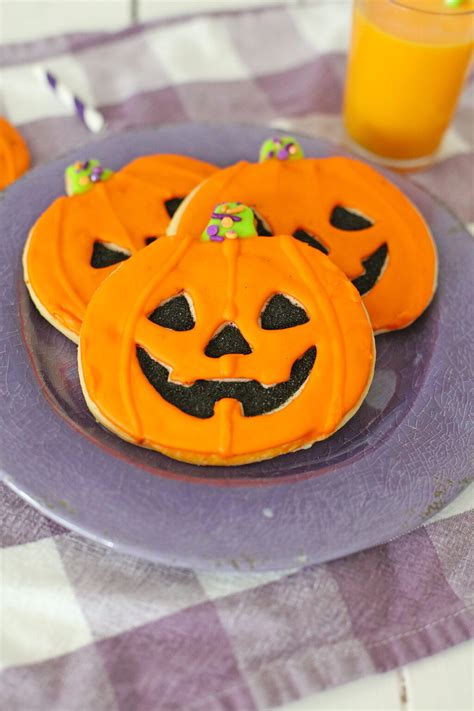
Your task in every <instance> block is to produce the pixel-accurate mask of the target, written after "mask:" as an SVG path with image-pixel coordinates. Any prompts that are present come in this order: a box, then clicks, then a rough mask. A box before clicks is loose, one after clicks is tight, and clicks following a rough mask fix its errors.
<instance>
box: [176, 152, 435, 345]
mask: <svg viewBox="0 0 474 711" xmlns="http://www.w3.org/2000/svg"><path fill="white" fill-rule="evenodd" d="M223 201H241V202H243V203H245V204H247V205H251V206H252V207H255V208H256V209H257V211H258V212H259V213H260V214H261V216H262V217H263V218H264V219H265V220H266V221H267V222H268V223H269V225H270V227H271V229H272V231H273V232H274V234H293V232H294V231H295V230H297V229H305V230H306V231H307V232H309V233H310V234H313V235H314V236H315V237H316V238H317V239H318V240H319V241H320V242H322V243H323V244H324V245H325V246H326V247H327V248H328V249H329V258H330V259H331V260H332V261H333V262H334V263H335V264H336V265H337V266H338V267H339V268H340V269H342V271H344V272H345V274H346V275H347V276H348V277H349V278H350V279H354V278H355V277H357V276H359V275H360V274H362V273H363V272H364V267H363V265H362V260H364V259H365V258H367V257H368V256H370V255H371V254H372V253H373V252H374V251H375V250H376V249H377V248H378V247H380V246H381V245H382V244H383V243H384V242H385V243H387V245H388V261H387V264H386V268H385V270H384V271H383V273H382V274H381V275H380V277H379V279H378V281H377V283H376V284H375V286H374V287H373V288H372V289H371V290H370V291H369V292H367V294H365V295H364V297H363V300H364V303H365V306H366V308H367V311H368V312H369V315H370V318H371V321H372V325H373V328H374V331H376V332H377V331H384V330H392V329H397V328H403V327H404V326H407V325H408V324H410V323H411V322H412V321H414V320H415V319H416V318H417V317H418V316H419V315H420V314H421V313H422V312H423V311H424V309H425V308H426V307H427V305H428V304H429V302H430V301H431V298H432V295H433V292H434V289H435V286H436V284H435V282H436V268H437V267H436V264H437V260H436V250H435V246H434V243H433V240H432V238H431V235H430V232H429V230H428V228H427V225H426V223H425V222H424V220H423V218H422V217H421V215H420V214H419V212H418V211H417V210H416V208H415V207H414V206H413V205H412V203H411V202H410V201H409V200H408V198H406V197H405V196H404V195H403V193H402V192H401V191H400V190H399V189H398V188H396V187H395V186H394V185H392V184H391V183H390V182H389V181H388V180H386V179H385V178H384V177H383V176H382V175H380V174H379V173H378V172H377V171H375V170H373V169H372V168H370V167H369V166H368V165H365V164H364V163H361V162H359V161H355V160H351V159H349V158H342V157H334V158H325V159H310V158H307V159H302V160H291V161H277V160H268V161H264V162H263V163H257V164H253V163H246V162H241V163H238V164H236V165H234V166H231V167H229V168H226V169H224V170H220V171H219V172H217V173H215V174H214V175H213V176H212V177H211V178H210V179H209V180H207V181H206V183H204V184H203V185H202V186H201V187H200V188H199V190H198V191H197V193H196V195H195V196H194V197H193V198H191V200H190V201H189V202H188V203H187V205H186V207H185V209H184V210H183V213H182V215H181V219H180V220H179V223H178V224H177V229H179V231H180V232H181V233H186V232H190V231H194V232H196V233H199V232H200V231H201V230H202V229H204V227H205V225H206V224H207V220H208V217H209V214H210V212H211V211H212V208H213V207H214V206H215V205H216V204H217V203H219V202H223ZM336 205H341V206H343V207H346V208H354V209H356V210H358V211H359V212H361V213H362V214H363V215H365V216H367V217H368V218H370V220H371V221H372V222H373V223H374V224H373V225H372V226H371V227H370V228H368V229H366V230H362V231H355V232H349V231H343V230H340V229H337V228H336V227H333V226H332V225H331V224H330V222H329V216H330V214H331V211H332V209H333V208H334V207H335V206H336Z"/></svg>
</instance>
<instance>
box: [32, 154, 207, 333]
mask: <svg viewBox="0 0 474 711" xmlns="http://www.w3.org/2000/svg"><path fill="white" fill-rule="evenodd" d="M214 171H215V168H214V167H213V166H212V165H210V164H208V163H203V162H202V161H199V160H195V159H193V158H187V157H185V156H177V155H156V156H147V157H142V158H138V159H137V160H135V161H133V162H132V163H130V164H129V165H127V166H126V167H125V168H123V169H122V170H120V171H118V172H117V173H112V171H110V170H106V169H104V168H102V166H101V165H100V164H99V162H98V161H95V160H89V161H86V162H85V163H76V164H74V165H73V166H70V167H69V168H68V169H67V171H66V190H67V193H68V197H65V196H64V197H60V198H58V199H57V200H55V201H54V202H53V204H52V205H51V206H50V207H49V208H48V209H47V210H46V211H45V212H44V213H43V214H42V215H41V217H40V218H39V220H38V221H37V222H36V223H35V225H34V226H33V228H32V230H31V232H30V235H29V237H28V241H27V243H26V246H25V250H24V255H23V266H24V276H25V281H26V285H27V287H28V289H29V292H30V294H31V297H32V299H33V301H34V302H35V304H36V306H37V307H38V309H39V310H40V312H41V313H42V314H43V316H44V317H45V318H46V319H47V320H48V321H50V323H52V324H53V326H55V327H56V328H58V329H59V330H60V331H62V333H64V334H65V335H66V336H68V338H71V339H72V340H73V341H76V342H77V341H78V335H79V331H80V328H81V324H82V319H83V317H84V312H85V309H86V306H87V304H88V303H89V300H90V298H91V296H92V294H93V293H94V291H95V290H96V288H97V287H98V286H99V284H101V283H102V281H103V280H104V279H105V278H106V277H107V276H108V275H109V274H111V273H112V272H113V271H114V269H115V268H116V267H117V265H118V264H119V263H121V262H123V261H124V260H126V259H128V257H130V256H131V255H132V254H134V253H135V252H138V251H139V250H140V249H142V248H143V247H145V246H146V245H147V244H150V242H152V241H154V240H155V239H156V238H157V237H158V236H160V235H162V234H163V233H164V232H165V230H166V228H167V226H168V224H169V221H170V218H171V216H172V215H173V214H174V211H175V210H176V208H177V207H178V205H179V203H180V202H181V201H182V200H183V198H184V197H185V196H186V195H187V194H188V193H189V192H190V191H191V190H193V189H194V188H195V187H196V185H198V184H199V183H200V182H201V181H202V180H203V179H204V178H207V177H208V176H210V175H211V174H212V173H213V172H214Z"/></svg>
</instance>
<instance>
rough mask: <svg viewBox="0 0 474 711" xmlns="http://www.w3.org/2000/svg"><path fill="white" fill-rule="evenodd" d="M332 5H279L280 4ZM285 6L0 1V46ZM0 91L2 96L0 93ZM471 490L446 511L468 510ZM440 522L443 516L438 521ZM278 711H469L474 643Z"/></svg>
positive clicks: (195, 0)
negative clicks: (149, 22) (224, 11)
mask: <svg viewBox="0 0 474 711" xmlns="http://www.w3.org/2000/svg"><path fill="white" fill-rule="evenodd" d="M312 1H313V2H318V1H319V2H334V3H336V2H337V0H286V4H298V3H302V4H304V3H311V2H312ZM265 4H267V5H276V4H285V0H0V43H7V42H22V41H26V40H32V39H37V38H40V37H45V36H49V35H54V34H58V33H62V32H78V31H93V30H114V29H119V28H121V27H125V26H126V25H128V24H129V23H131V22H134V21H144V20H149V19H153V18H156V17H164V16H167V15H168V16H169V15H178V14H185V13H188V12H198V11H200V10H210V9H234V8H241V7H242V8H243V7H250V6H252V5H253V6H256V5H265ZM0 90H1V88H0ZM473 497H474V493H473V488H472V487H471V488H470V489H468V490H466V491H465V492H464V494H463V495H462V496H461V497H459V498H458V499H457V500H456V502H454V503H453V504H452V505H451V507H449V508H450V509H451V510H452V508H454V509H455V510H459V511H464V510H467V509H469V508H471V507H472V505H473ZM438 517H439V518H443V517H444V512H441V513H440V514H438ZM280 709H281V711H473V709H474V643H472V642H466V643H464V644H461V645H458V646H457V647H454V648H452V649H449V650H447V651H445V652H442V653H441V654H437V655H435V656H433V657H429V658H428V659H422V660H420V661H418V662H414V663H412V664H409V665H407V666H405V667H403V668H401V669H397V670H395V671H392V672H388V673H386V674H376V675H373V676H370V677H365V678H363V679H360V680H357V681H354V682H352V683H349V684H344V685H343V686H339V687H337V688H335V689H330V690H329V691H326V692H323V693H318V694H315V695H312V696H309V697H307V698H305V699H303V700H301V701H297V702H294V703H291V704H286V705H285V706H283V707H280Z"/></svg>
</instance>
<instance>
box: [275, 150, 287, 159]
mask: <svg viewBox="0 0 474 711" xmlns="http://www.w3.org/2000/svg"><path fill="white" fill-rule="evenodd" d="M277 158H279V159H280V160H285V159H286V158H288V151H287V149H286V148H282V149H281V151H278V153H277Z"/></svg>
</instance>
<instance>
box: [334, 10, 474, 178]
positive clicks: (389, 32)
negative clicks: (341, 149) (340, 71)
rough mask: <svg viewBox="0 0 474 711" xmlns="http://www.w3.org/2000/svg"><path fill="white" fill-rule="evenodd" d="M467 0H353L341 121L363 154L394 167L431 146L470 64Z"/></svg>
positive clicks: (471, 22)
mask: <svg viewBox="0 0 474 711" xmlns="http://www.w3.org/2000/svg"><path fill="white" fill-rule="evenodd" d="M473 37H474V0H354V15H353V31H352V47H351V52H350V56H349V66H348V72H347V80H346V92H345V103H344V122H345V126H346V130H347V132H348V134H349V137H350V139H352V142H353V143H354V144H355V147H356V148H359V149H361V151H362V152H363V153H366V154H368V155H369V156H372V157H376V159H377V160H379V162H382V163H386V164H387V165H392V166H394V167H400V168H414V167H417V166H421V165H424V164H426V163H428V162H429V161H430V158H431V157H432V156H433V154H434V153H435V152H436V150H437V149H438V146H439V144H440V142H441V139H442V136H443V133H444V131H445V129H446V128H447V126H448V124H449V122H450V120H451V117H452V115H453V113H454V110H455V108H456V103H457V99H458V97H459V94H460V92H461V89H462V86H463V83H464V79H465V77H466V74H467V71H468V69H469V65H470V61H471V57H472V49H473Z"/></svg>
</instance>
